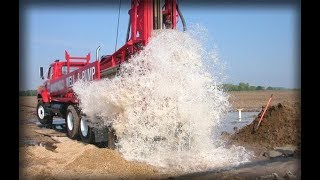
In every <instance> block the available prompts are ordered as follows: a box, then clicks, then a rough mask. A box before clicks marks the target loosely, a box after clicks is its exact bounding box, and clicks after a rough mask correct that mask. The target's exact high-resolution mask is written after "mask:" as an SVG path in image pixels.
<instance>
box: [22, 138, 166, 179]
mask: <svg viewBox="0 0 320 180" xmlns="http://www.w3.org/2000/svg"><path fill="white" fill-rule="evenodd" d="M60 139H64V140H63V142H61V143H57V144H55V145H56V147H57V148H56V149H55V150H54V151H50V150H47V149H46V148H45V147H41V146H27V147H21V148H20V177H21V178H23V179H35V178H36V179H97V178H98V179H100V178H102V179H106V178H108V179H110V178H111V179H113V178H122V179H129V178H137V179H140V178H144V177H154V178H157V177H158V178H159V177H165V175H164V174H160V173H159V172H158V170H157V169H156V168H155V167H153V166H150V165H147V164H144V163H138V162H129V161H127V160H125V159H123V158H122V157H121V155H120V154H119V153H118V152H117V151H113V150H110V149H105V148H97V147H95V146H94V145H90V144H83V143H81V142H77V141H72V140H70V139H68V138H67V137H61V138H60Z"/></svg>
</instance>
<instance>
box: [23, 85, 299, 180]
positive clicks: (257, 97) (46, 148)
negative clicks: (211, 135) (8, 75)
mask: <svg viewBox="0 0 320 180" xmlns="http://www.w3.org/2000/svg"><path fill="white" fill-rule="evenodd" d="M271 94H273V99H272V101H271V106H272V108H270V109H271V110H270V111H269V110H268V112H267V113H266V117H265V118H266V119H271V120H272V119H273V120H272V121H271V120H270V124H267V123H265V122H268V121H267V120H266V119H264V120H266V121H265V122H263V123H261V127H259V129H258V131H257V133H258V136H257V137H258V138H257V139H258V140H257V139H251V140H250V138H253V136H251V135H249V134H251V131H249V129H250V128H251V130H252V126H254V124H251V125H248V126H246V127H244V128H242V129H240V130H239V131H238V132H237V133H235V134H233V135H228V137H227V138H228V139H229V140H230V141H229V142H230V145H232V144H236V145H242V146H244V147H246V148H247V149H250V150H253V151H254V153H255V156H256V160H255V161H254V162H251V163H249V164H245V165H242V166H239V167H237V168H232V169H228V170H225V171H221V170H219V171H215V170H212V171H210V172H199V173H193V174H182V175H181V174H164V173H163V172H161V170H159V169H157V168H156V167H153V166H150V165H147V164H143V163H139V162H129V161H126V160H125V159H123V158H122V156H121V155H120V154H119V153H118V152H117V151H115V150H110V149H107V148H101V147H98V146H96V145H92V144H84V143H82V142H80V141H77V140H71V139H69V138H68V137H66V134H65V129H64V128H63V125H56V126H53V127H52V128H47V127H42V126H41V125H39V123H37V118H36V105H37V99H36V97H20V102H19V104H20V107H19V108H20V109H19V110H20V147H19V149H20V150H19V152H20V153H19V157H20V158H19V160H20V169H19V170H20V178H21V179H106V178H108V179H132V178H133V179H198V178H200V179H212V178H213V179H256V178H260V179H277V177H276V175H277V176H279V177H278V179H281V178H283V177H284V178H285V179H300V165H299V164H300V156H294V157H291V156H290V157H281V158H273V159H271V158H270V157H266V156H265V153H266V152H268V151H269V150H272V149H274V148H275V147H278V146H285V145H293V146H299V142H296V141H294V140H292V141H290V137H289V140H288V141H284V143H281V144H277V143H272V142H270V141H268V140H261V139H263V138H264V137H265V136H264V135H262V134H266V133H265V132H266V131H268V130H267V129H268V128H267V127H268V126H269V127H272V128H269V129H272V133H273V134H272V135H271V136H273V137H270V138H273V139H274V142H277V139H276V138H280V137H276V135H277V134H278V132H281V133H282V135H283V136H284V135H285V133H284V132H286V131H288V129H286V128H284V127H285V125H288V124H290V127H292V128H290V131H292V132H291V134H293V135H294V137H297V138H298V139H299V138H300V136H299V135H300V131H296V130H295V129H294V127H296V126H295V124H294V123H299V121H300V116H299V115H300V114H299V113H300V111H299V110H300V106H299V105H296V104H297V102H298V103H299V102H300V92H299V91H259V92H257V91H252V92H231V93H230V102H231V103H232V105H233V107H234V108H245V111H260V110H261V107H262V106H265V105H266V103H267V101H268V99H269V97H270V95H271ZM279 103H280V104H281V107H279V105H278V104H279ZM272 109H273V110H272ZM279 119H282V121H279V123H280V124H281V123H282V124H281V126H280V125H279V124H277V123H275V122H273V121H276V120H279ZM59 126H60V127H62V128H59ZM276 126H277V127H280V128H278V129H277V128H275V127H276ZM274 129H275V130H274ZM269 131H270V130H269ZM259 133H260V134H261V135H259ZM259 136H260V138H259ZM281 138H283V137H281ZM266 139H268V138H266ZM287 139H288V137H287ZM273 173H276V174H273ZM288 173H289V174H290V173H292V174H294V177H291V176H288Z"/></svg>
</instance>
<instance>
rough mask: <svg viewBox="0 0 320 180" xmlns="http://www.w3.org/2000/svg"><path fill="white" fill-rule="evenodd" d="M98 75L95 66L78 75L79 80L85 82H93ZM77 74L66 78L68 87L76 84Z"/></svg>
mask: <svg viewBox="0 0 320 180" xmlns="http://www.w3.org/2000/svg"><path fill="white" fill-rule="evenodd" d="M95 73H96V68H95V67H94V66H93V67H91V68H88V69H85V70H83V71H82V72H79V73H78V75H77V76H78V78H77V80H84V81H92V80H93V77H94V75H95ZM74 76H75V74H74V75H71V76H68V77H67V78H66V82H67V87H72V85H73V84H74V83H75V77H74Z"/></svg>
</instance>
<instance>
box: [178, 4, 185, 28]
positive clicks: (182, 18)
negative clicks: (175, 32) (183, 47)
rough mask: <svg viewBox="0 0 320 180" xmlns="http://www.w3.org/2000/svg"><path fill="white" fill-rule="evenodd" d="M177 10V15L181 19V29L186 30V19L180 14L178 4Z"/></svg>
mask: <svg viewBox="0 0 320 180" xmlns="http://www.w3.org/2000/svg"><path fill="white" fill-rule="evenodd" d="M177 11H178V14H179V16H180V18H181V21H182V26H183V31H186V30H187V25H186V21H185V20H184V17H183V15H182V13H181V11H180V8H179V6H178V4H177Z"/></svg>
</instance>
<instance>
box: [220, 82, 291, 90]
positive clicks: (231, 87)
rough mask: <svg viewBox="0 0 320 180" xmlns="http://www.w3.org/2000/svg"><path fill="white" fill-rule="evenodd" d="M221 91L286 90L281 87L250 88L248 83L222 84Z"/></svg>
mask: <svg viewBox="0 0 320 180" xmlns="http://www.w3.org/2000/svg"><path fill="white" fill-rule="evenodd" d="M222 89H223V90H225V91H259V90H287V89H288V88H283V87H271V86H268V87H265V86H251V85H249V83H244V82H240V83H239V84H238V85H234V84H222Z"/></svg>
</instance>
